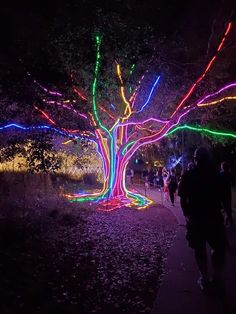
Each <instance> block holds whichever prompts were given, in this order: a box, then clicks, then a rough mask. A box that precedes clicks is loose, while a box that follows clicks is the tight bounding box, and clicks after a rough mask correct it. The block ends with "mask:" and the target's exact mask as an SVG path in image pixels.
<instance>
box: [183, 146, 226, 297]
mask: <svg viewBox="0 0 236 314" xmlns="http://www.w3.org/2000/svg"><path fill="white" fill-rule="evenodd" d="M194 162H195V166H194V168H193V169H190V170H188V171H186V172H185V173H184V174H183V176H182V178H181V181H180V184H179V190H178V195H179V196H180V204H181V207H182V210H183V214H184V216H185V218H186V227H187V234H186V239H187V241H188V243H189V246H190V247H191V248H193V249H194V253H195V259H196V263H197V265H198V268H199V271H200V278H199V279H198V281H197V283H198V285H199V286H200V288H201V289H202V290H203V291H206V290H208V289H209V288H210V287H212V286H219V285H220V284H221V283H222V271H223V269H224V264H225V252H226V244H227V241H226V234H225V228H224V222H223V217H222V214H221V203H220V199H221V196H220V179H219V175H218V173H217V171H215V170H214V168H213V167H212V165H211V162H210V157H209V154H208V151H207V150H206V149H205V148H203V147H201V148H198V149H197V150H196V151H195V153H194ZM207 243H208V244H209V245H210V247H211V249H212V250H211V262H212V267H213V277H212V278H211V280H210V277H209V272H208V261H207V250H206V244H207Z"/></svg>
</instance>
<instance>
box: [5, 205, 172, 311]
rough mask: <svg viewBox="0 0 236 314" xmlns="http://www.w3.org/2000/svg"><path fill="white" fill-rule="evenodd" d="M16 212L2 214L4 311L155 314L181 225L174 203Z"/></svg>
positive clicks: (63, 207)
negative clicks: (169, 255)
mask: <svg viewBox="0 0 236 314" xmlns="http://www.w3.org/2000/svg"><path fill="white" fill-rule="evenodd" d="M41 206H43V205H42V204H41ZM11 210H12V211H13V212H16V213H19V214H16V215H12V214H8V215H2V216H0V217H1V219H0V242H1V243H0V244H1V246H0V256H1V259H0V277H1V285H0V296H1V299H2V301H1V303H0V313H1V314H13V313H14V314H20V313H24V314H26V313H30V314H36V313H37V314H45V313H53V312H54V313H57V314H60V313H66V314H70V313H80V314H83V313H129V314H132V313H135V314H137V313H150V311H151V308H152V305H153V302H154V300H155V298H156V295H157V290H158V287H159V285H160V282H161V280H162V276H163V274H164V273H165V262H166V256H167V252H168V248H169V247H170V245H171V244H172V242H173V238H174V236H175V231H176V228H177V221H176V219H175V218H174V216H173V215H172V214H171V213H170V211H169V210H168V209H167V208H165V207H163V206H161V205H155V206H152V207H150V208H148V209H146V210H143V211H137V210H135V209H131V208H120V209H118V210H115V211H113V212H102V211H99V210H98V209H95V208H94V207H93V206H92V207H91V206H85V205H83V206H82V207H81V205H78V204H68V203H67V202H65V201H64V202H63V203H60V204H59V205H58V204H57V206H56V207H55V208H53V207H52V208H49V209H48V208H47V209H43V208H37V211H34V209H31V211H29V210H27V211H23V212H22V211H20V210H16V208H12V209H11ZM8 213H9V211H8Z"/></svg>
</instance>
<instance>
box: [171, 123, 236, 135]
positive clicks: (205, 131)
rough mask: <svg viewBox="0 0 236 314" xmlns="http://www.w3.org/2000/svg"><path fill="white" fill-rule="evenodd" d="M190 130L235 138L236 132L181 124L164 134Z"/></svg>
mask: <svg viewBox="0 0 236 314" xmlns="http://www.w3.org/2000/svg"><path fill="white" fill-rule="evenodd" d="M185 129H186V130H191V131H197V132H200V133H209V134H212V135H217V136H225V137H232V138H236V133H229V132H225V131H215V130H211V129H207V128H201V127H195V126H191V125H181V126H177V127H176V128H174V129H173V130H171V131H170V132H168V133H167V134H166V135H165V136H169V135H171V134H173V133H175V132H177V131H179V130H185Z"/></svg>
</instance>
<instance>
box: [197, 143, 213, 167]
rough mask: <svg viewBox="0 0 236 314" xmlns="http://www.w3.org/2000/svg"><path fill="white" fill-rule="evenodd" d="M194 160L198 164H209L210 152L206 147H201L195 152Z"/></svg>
mask: <svg viewBox="0 0 236 314" xmlns="http://www.w3.org/2000/svg"><path fill="white" fill-rule="evenodd" d="M193 157H194V162H195V164H197V165H206V164H209V161H210V156H209V152H208V150H207V149H206V148H205V147H199V148H197V149H196V150H195V152H194V156H193Z"/></svg>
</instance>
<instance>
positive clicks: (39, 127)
mask: <svg viewBox="0 0 236 314" xmlns="http://www.w3.org/2000/svg"><path fill="white" fill-rule="evenodd" d="M9 128H17V129H20V130H24V131H31V130H43V129H46V130H52V131H54V132H56V133H58V134H61V135H63V136H68V137H73V138H78V136H75V135H72V134H70V133H69V132H66V131H61V130H59V129H56V128H54V127H51V126H48V125H38V126H29V127H25V126H22V125H19V124H16V123H10V124H7V125H4V126H1V127H0V130H5V129H9ZM81 138H83V137H81ZM89 140H90V141H93V140H91V139H89ZM93 142H94V141H93Z"/></svg>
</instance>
